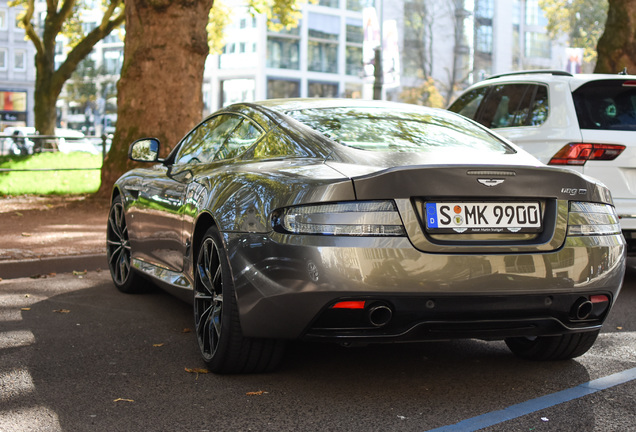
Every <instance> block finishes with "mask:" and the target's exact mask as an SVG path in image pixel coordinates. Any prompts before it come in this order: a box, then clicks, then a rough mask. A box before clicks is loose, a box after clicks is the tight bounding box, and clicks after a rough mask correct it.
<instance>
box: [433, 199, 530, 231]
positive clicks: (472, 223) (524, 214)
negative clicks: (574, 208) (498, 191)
mask: <svg viewBox="0 0 636 432" xmlns="http://www.w3.org/2000/svg"><path fill="white" fill-rule="evenodd" d="M425 216H426V230H427V231H429V232H434V233H441V234H443V233H470V234H472V233H484V234H485V233H524V232H539V231H541V206H540V205H539V203H538V202H427V203H425Z"/></svg>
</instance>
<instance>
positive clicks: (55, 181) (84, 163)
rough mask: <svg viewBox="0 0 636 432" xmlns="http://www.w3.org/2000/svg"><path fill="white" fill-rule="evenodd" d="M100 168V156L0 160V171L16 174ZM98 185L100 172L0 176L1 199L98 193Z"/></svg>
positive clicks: (76, 154)
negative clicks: (5, 169) (55, 169)
mask: <svg viewBox="0 0 636 432" xmlns="http://www.w3.org/2000/svg"><path fill="white" fill-rule="evenodd" d="M101 166H102V157H101V155H92V154H90V153H84V152H74V153H39V154H34V155H30V156H0V168H9V169H16V170H23V169H41V168H48V169H51V168H57V169H68V168H100V167H101ZM100 181H101V180H100V171H99V169H94V170H85V171H14V172H0V195H23V194H38V195H49V194H84V193H93V192H96V191H97V189H99V185H100Z"/></svg>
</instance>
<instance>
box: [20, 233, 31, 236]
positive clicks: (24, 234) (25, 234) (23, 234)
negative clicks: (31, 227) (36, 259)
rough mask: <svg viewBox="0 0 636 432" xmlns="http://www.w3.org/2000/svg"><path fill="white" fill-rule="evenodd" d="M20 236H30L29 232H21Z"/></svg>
mask: <svg viewBox="0 0 636 432" xmlns="http://www.w3.org/2000/svg"><path fill="white" fill-rule="evenodd" d="M22 237H31V233H26V232H23V233H22Z"/></svg>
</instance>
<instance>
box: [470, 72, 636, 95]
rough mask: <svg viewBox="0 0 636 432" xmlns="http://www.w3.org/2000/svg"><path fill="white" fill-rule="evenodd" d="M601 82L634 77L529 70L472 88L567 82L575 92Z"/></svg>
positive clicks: (491, 79) (501, 75)
mask: <svg viewBox="0 0 636 432" xmlns="http://www.w3.org/2000/svg"><path fill="white" fill-rule="evenodd" d="M601 80H618V81H625V80H627V81H635V84H636V75H622V74H570V73H568V72H565V71H559V70H529V71H518V72H509V73H504V74H499V75H493V76H492V77H490V78H486V79H485V80H483V81H479V82H477V83H475V84H474V85H473V86H471V88H473V87H483V86H491V85H493V84H498V83H512V82H514V83H519V82H534V83H545V84H550V83H555V82H567V83H568V84H569V85H570V88H571V89H572V90H576V89H577V88H579V87H580V86H582V85H583V84H586V83H589V82H591V81H601Z"/></svg>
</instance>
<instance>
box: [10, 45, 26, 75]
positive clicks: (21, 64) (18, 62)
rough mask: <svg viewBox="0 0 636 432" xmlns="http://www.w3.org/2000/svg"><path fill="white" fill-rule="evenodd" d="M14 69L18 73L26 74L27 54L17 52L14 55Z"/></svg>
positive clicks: (20, 51)
mask: <svg viewBox="0 0 636 432" xmlns="http://www.w3.org/2000/svg"><path fill="white" fill-rule="evenodd" d="M13 69H14V70H15V71H17V72H24V71H25V70H26V52H24V51H22V50H16V51H15V52H14V53H13Z"/></svg>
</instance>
